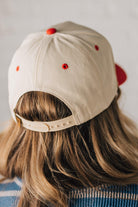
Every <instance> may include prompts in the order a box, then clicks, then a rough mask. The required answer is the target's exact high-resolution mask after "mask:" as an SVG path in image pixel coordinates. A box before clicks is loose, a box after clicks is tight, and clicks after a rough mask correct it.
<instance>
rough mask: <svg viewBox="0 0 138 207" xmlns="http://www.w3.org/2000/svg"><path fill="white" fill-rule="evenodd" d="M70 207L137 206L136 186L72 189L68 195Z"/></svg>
mask: <svg viewBox="0 0 138 207" xmlns="http://www.w3.org/2000/svg"><path fill="white" fill-rule="evenodd" d="M69 198H70V207H76V206H77V207H83V206H84V203H87V206H88V207H90V206H93V207H97V206H98V207H103V206H105V207H106V206H112V207H124V206H127V207H130V206H138V184H128V185H110V184H102V185H99V186H96V187H90V188H82V189H72V191H70V193H69Z"/></svg>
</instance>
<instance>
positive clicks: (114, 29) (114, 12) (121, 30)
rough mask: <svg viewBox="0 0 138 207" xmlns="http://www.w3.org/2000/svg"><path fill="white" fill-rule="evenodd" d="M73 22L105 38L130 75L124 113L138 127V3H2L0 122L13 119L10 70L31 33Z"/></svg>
mask: <svg viewBox="0 0 138 207" xmlns="http://www.w3.org/2000/svg"><path fill="white" fill-rule="evenodd" d="M63 21H74V22H76V23H79V24H83V25H86V26H88V27H91V28H93V29H95V30H97V31H98V32H100V33H101V34H103V35H104V36H105V37H106V38H107V39H108V40H109V42H110V44H111V46H112V49H113V54H114V59H115V61H116V62H117V63H118V64H120V65H121V66H122V67H123V68H124V69H125V71H126V73H127V75H128V79H127V82H125V83H124V84H123V85H121V86H120V87H121V89H122V92H123V95H122V98H121V100H120V106H121V108H122V110H124V111H125V112H126V114H127V115H129V116H130V117H131V118H132V119H134V120H135V121H136V122H137V123H138V81H137V79H138V0H68V1H66V0H0V122H3V121H6V120H7V119H9V118H10V117H11V114H10V111H9V105H8V82H7V80H8V79H7V73H8V67H9V64H10V61H11V58H12V56H13V53H14V52H15V50H16V48H17V47H18V46H19V45H20V43H21V42H22V41H23V39H24V38H25V37H26V35H27V34H28V33H31V32H37V31H39V30H42V29H47V28H49V27H50V26H51V25H54V24H57V23H60V22H63Z"/></svg>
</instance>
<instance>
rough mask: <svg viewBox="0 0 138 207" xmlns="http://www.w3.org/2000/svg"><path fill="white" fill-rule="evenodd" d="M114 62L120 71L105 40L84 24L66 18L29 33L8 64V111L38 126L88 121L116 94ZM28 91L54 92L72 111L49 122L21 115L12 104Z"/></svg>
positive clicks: (24, 123) (35, 128) (50, 127)
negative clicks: (61, 117)
mask: <svg viewBox="0 0 138 207" xmlns="http://www.w3.org/2000/svg"><path fill="white" fill-rule="evenodd" d="M116 66H117V67H118V70H119V71H121V68H119V66H118V65H117V64H116V63H115V62H114V57H113V52H112V48H111V46H110V43H109V42H108V40H107V39H106V38H105V37H104V36H103V35H101V34H100V33H99V32H97V31H95V30H93V29H91V28H89V27H86V26H83V25H80V24H77V23H75V22H71V21H66V22H62V23H59V24H56V25H52V26H51V27H49V28H47V29H45V30H44V31H40V32H36V33H31V34H29V35H27V37H26V38H25V39H24V41H23V42H22V44H21V45H20V46H19V47H18V48H17V50H16V51H15V54H14V55H13V58H12V61H11V63H10V66H9V71H8V91H9V106H10V111H11V115H12V117H13V119H14V120H15V121H16V122H19V123H20V124H22V126H23V127H25V128H27V129H29V130H32V131H38V132H51V131H59V130H63V129H66V128H69V127H72V126H74V125H80V124H82V123H84V122H87V121H88V120H90V119H92V118H94V117H95V116H96V115H98V114H100V113H101V112H102V111H104V110H105V109H107V108H108V106H109V105H110V104H111V102H112V100H113V99H114V97H115V96H116V94H117V90H118V85H119V83H118V77H119V73H117V72H116V71H117V70H116V69H117V67H116ZM123 74H124V73H123ZM117 75H118V77H117ZM121 84H122V83H121ZM29 91H41V92H46V93H49V94H52V95H54V96H55V97H57V98H58V99H60V100H61V101H63V102H64V104H65V105H67V106H68V108H69V109H70V110H71V112H72V114H71V115H70V116H68V117H66V118H63V119H59V120H54V121H48V122H45V121H31V120H26V119H24V118H23V117H21V116H20V115H19V114H16V113H15V112H14V108H15V107H16V104H17V102H18V100H19V98H20V97H21V96H22V95H23V94H25V93H26V92H29Z"/></svg>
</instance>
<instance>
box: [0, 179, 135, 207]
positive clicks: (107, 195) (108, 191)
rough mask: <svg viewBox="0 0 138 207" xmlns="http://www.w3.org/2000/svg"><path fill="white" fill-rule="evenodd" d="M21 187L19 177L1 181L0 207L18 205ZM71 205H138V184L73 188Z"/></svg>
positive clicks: (70, 206) (126, 206)
mask: <svg viewBox="0 0 138 207" xmlns="http://www.w3.org/2000/svg"><path fill="white" fill-rule="evenodd" d="M21 188H22V180H21V179H20V178H18V177H15V178H14V179H7V180H5V181H3V182H2V183H0V207H16V206H17V204H18V201H19V198H20V194H21ZM69 207H138V184H130V185H127V186H118V185H106V184H102V185H100V186H97V187H93V188H91V187H90V188H82V189H72V190H71V191H70V192H69Z"/></svg>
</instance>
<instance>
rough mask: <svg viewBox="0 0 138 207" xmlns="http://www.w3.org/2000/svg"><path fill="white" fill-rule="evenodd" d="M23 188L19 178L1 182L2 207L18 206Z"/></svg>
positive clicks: (0, 200)
mask: <svg viewBox="0 0 138 207" xmlns="http://www.w3.org/2000/svg"><path fill="white" fill-rule="evenodd" d="M0 178H1V176H0ZM21 188H22V181H21V179H20V178H18V177H15V178H13V179H5V180H4V181H2V182H0V206H4V207H13V206H17V203H18V200H19V197H20V193H21Z"/></svg>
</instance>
